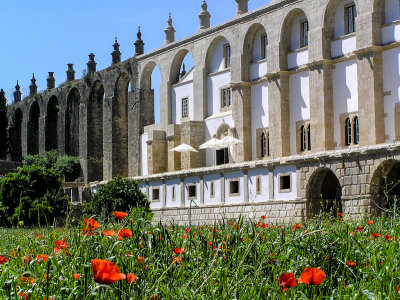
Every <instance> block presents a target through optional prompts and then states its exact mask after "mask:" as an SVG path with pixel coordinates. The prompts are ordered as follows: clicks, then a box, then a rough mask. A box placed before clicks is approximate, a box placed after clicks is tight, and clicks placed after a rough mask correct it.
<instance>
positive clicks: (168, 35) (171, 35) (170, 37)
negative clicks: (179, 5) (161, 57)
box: [164, 13, 176, 45]
mask: <svg viewBox="0 0 400 300" xmlns="http://www.w3.org/2000/svg"><path fill="white" fill-rule="evenodd" d="M167 23H168V26H167V28H165V30H164V32H165V45H166V44H170V43H173V42H175V32H176V31H175V29H174V27H173V26H172V17H171V13H169V18H168V22H167Z"/></svg>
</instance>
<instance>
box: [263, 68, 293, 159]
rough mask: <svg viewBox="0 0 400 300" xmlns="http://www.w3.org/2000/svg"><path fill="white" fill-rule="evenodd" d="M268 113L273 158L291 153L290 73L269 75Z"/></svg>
mask: <svg viewBox="0 0 400 300" xmlns="http://www.w3.org/2000/svg"><path fill="white" fill-rule="evenodd" d="M268 82H269V84H268V99H269V101H268V114H269V128H270V129H269V130H270V145H271V147H270V151H271V157H272V158H279V157H283V156H288V155H290V106H289V74H288V72H285V71H280V72H278V73H276V74H272V75H270V76H268Z"/></svg>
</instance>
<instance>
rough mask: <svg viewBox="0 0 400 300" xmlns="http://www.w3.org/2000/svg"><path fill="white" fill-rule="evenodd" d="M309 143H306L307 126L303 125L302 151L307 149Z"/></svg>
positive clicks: (301, 134) (301, 131)
mask: <svg viewBox="0 0 400 300" xmlns="http://www.w3.org/2000/svg"><path fill="white" fill-rule="evenodd" d="M306 147H307V143H306V128H305V127H304V125H301V128H300V151H301V152H304V151H306V149H307V148H306Z"/></svg>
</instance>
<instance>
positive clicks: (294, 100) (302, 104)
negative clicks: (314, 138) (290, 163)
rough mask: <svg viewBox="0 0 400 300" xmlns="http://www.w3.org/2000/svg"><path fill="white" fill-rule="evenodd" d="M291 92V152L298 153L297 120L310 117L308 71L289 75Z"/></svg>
mask: <svg viewBox="0 0 400 300" xmlns="http://www.w3.org/2000/svg"><path fill="white" fill-rule="evenodd" d="M289 93H290V98H289V99H290V100H289V102H290V153H291V154H292V155H294V154H297V149H296V135H297V132H296V122H297V121H300V120H309V119H310V84H309V76H308V72H302V73H298V74H295V75H292V76H290V77H289Z"/></svg>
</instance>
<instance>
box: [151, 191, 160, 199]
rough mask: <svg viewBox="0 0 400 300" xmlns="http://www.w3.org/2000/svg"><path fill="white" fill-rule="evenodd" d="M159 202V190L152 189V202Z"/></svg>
mask: <svg viewBox="0 0 400 300" xmlns="http://www.w3.org/2000/svg"><path fill="white" fill-rule="evenodd" d="M158 200H160V189H153V201H158Z"/></svg>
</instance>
